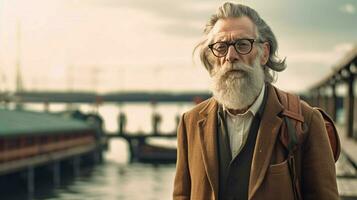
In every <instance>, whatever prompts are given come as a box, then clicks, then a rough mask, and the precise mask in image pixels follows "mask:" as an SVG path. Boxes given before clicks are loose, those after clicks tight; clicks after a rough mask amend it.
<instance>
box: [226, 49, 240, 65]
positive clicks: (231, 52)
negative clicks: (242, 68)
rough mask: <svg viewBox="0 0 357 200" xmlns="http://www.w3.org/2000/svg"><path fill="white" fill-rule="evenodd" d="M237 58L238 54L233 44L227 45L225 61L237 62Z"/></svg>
mask: <svg viewBox="0 0 357 200" xmlns="http://www.w3.org/2000/svg"><path fill="white" fill-rule="evenodd" d="M238 60H239V54H238V52H237V51H236V49H235V48H234V46H229V47H228V52H227V55H226V61H227V62H230V63H234V62H237V61H238Z"/></svg>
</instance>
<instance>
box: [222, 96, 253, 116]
mask: <svg viewBox="0 0 357 200" xmlns="http://www.w3.org/2000/svg"><path fill="white" fill-rule="evenodd" d="M255 100H257V98H255ZM255 100H254V101H253V103H254V102H255ZM253 103H252V104H250V105H249V106H247V107H245V108H243V109H230V108H228V111H229V112H230V113H231V114H233V115H238V114H243V113H245V112H247V110H248V109H249V108H250V106H252V105H253Z"/></svg>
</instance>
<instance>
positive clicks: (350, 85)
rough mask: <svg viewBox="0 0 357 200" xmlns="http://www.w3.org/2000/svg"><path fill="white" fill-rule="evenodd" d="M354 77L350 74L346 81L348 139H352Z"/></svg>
mask: <svg viewBox="0 0 357 200" xmlns="http://www.w3.org/2000/svg"><path fill="white" fill-rule="evenodd" d="M353 83H354V75H353V74H350V76H349V77H348V80H347V85H348V93H347V106H346V107H345V108H346V130H347V136H348V137H349V138H352V137H353V135H354V134H353V117H354V87H353V85H354V84H353Z"/></svg>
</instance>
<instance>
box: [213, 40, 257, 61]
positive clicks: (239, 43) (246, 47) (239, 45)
mask: <svg viewBox="0 0 357 200" xmlns="http://www.w3.org/2000/svg"><path fill="white" fill-rule="evenodd" d="M254 42H258V43H262V41H260V40H256V39H246V38H244V39H238V40H236V41H232V42H216V43H213V44H210V45H208V48H210V49H211V51H212V53H213V55H215V56H216V57H219V58H220V57H224V56H226V55H227V53H228V48H229V47H230V46H231V45H233V46H234V49H235V50H236V51H237V53H239V54H241V55H246V54H248V53H250V52H251V51H252V48H253V43H254Z"/></svg>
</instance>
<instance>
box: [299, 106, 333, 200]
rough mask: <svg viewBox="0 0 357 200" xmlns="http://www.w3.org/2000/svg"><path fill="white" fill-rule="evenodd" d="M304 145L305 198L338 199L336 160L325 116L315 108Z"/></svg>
mask: <svg viewBox="0 0 357 200" xmlns="http://www.w3.org/2000/svg"><path fill="white" fill-rule="evenodd" d="M307 134H308V135H307V136H306V139H305V141H304V143H305V144H304V145H303V156H302V159H303V160H302V166H301V167H302V168H301V169H302V172H301V173H302V177H301V179H302V180H301V186H302V196H303V199H304V200H310V199H311V200H315V199H329V200H335V199H336V200H337V199H339V197H338V190H337V183H336V169H335V161H334V158H333V155H332V151H331V147H330V144H329V139H328V136H327V132H326V128H325V125H324V121H323V118H322V116H321V114H320V113H319V111H317V110H314V111H313V113H312V117H311V119H310V123H309V131H308V133H307Z"/></svg>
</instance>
